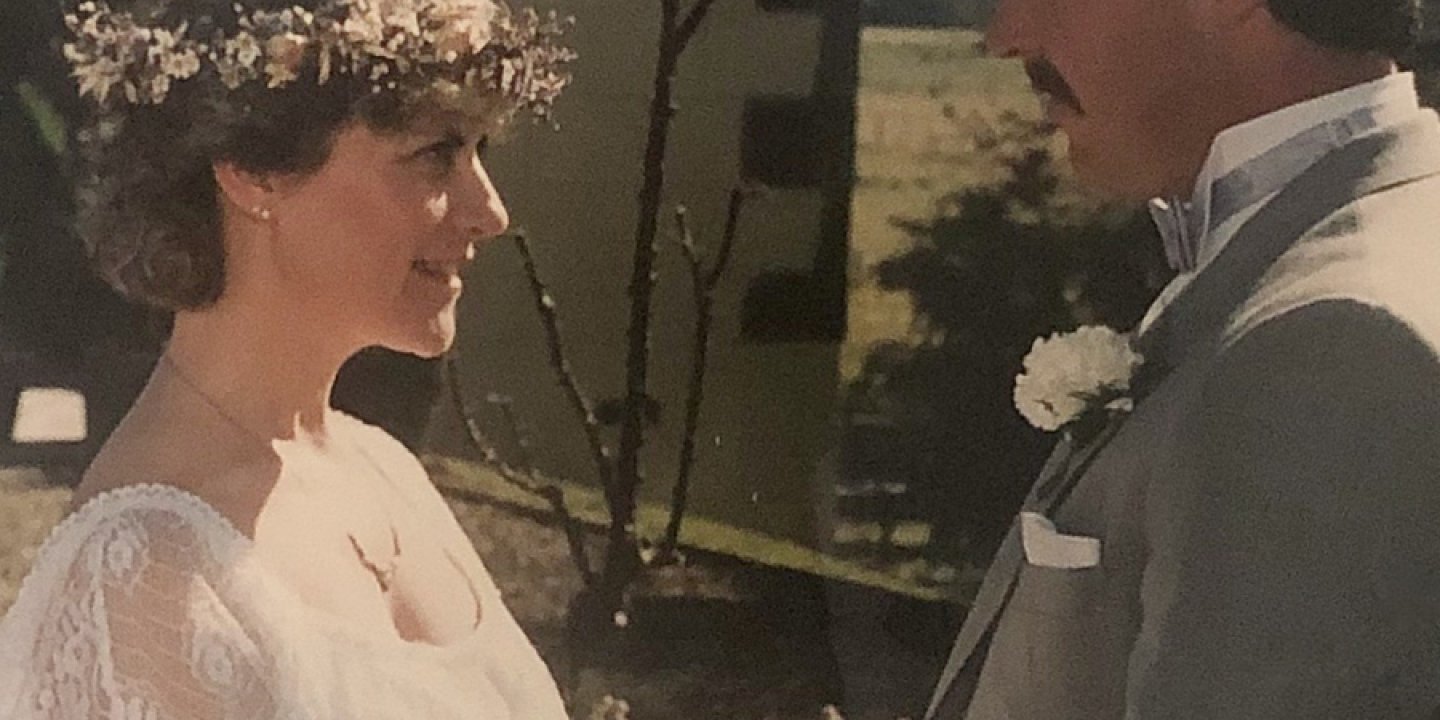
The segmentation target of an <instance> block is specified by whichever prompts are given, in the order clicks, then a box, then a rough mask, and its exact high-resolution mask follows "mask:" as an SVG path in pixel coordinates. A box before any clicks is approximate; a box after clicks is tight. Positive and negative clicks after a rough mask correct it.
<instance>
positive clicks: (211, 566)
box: [0, 489, 276, 720]
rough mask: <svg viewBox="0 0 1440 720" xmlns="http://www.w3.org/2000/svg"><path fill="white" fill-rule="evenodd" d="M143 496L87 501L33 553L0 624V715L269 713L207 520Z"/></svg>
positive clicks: (31, 719) (217, 719) (257, 659)
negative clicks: (224, 592) (225, 596)
mask: <svg viewBox="0 0 1440 720" xmlns="http://www.w3.org/2000/svg"><path fill="white" fill-rule="evenodd" d="M127 490H128V489H127ZM144 494H145V493H144V490H143V489H137V491H136V492H132V493H128V495H129V496H128V497H125V496H122V497H106V496H101V497H100V498H97V500H96V501H92V503H91V505H97V504H98V505H100V507H99V508H96V507H91V506H87V507H86V508H83V509H82V510H81V511H79V512H77V513H76V514H75V515H74V516H72V517H71V518H70V519H69V520H67V521H66V522H65V523H63V524H62V525H61V527H60V528H58V529H57V530H56V532H55V533H54V534H53V535H52V536H51V539H50V540H49V541H48V542H47V543H46V545H45V547H44V548H43V549H42V551H41V554H40V556H39V557H38V559H37V562H36V566H35V569H34V570H33V571H32V573H31V576H30V578H29V579H27V581H26V583H25V587H24V589H23V590H22V592H21V595H20V597H19V598H18V599H17V602H16V605H15V607H13V608H12V609H11V612H10V613H9V614H8V615H7V616H6V618H5V619H4V621H3V622H0V717H4V718H7V719H10V718H13V719H15V720H100V719H104V720H171V719H174V720H182V719H183V720H240V719H241V718H244V719H245V720H251V719H266V718H272V717H274V716H275V714H276V713H275V708H274V704H275V700H274V698H273V697H272V695H271V691H270V689H269V687H268V685H267V681H266V678H265V673H264V668H265V667H266V663H265V662H264V660H263V658H262V656H261V654H260V652H259V650H258V649H257V647H256V645H255V644H254V642H252V640H251V638H250V637H249V636H248V635H247V633H246V631H245V629H244V627H243V626H242V624H241V622H240V621H239V620H238V619H237V617H236V615H235V614H234V613H232V612H231V611H230V609H229V608H227V606H226V604H225V602H224V601H223V600H222V596H221V594H220V589H221V588H223V583H224V579H223V578H224V577H225V569H226V561H227V557H226V555H227V552H226V549H225V548H223V547H217V543H216V541H215V528H214V527H206V526H204V523H206V522H211V523H213V522H214V521H216V520H218V519H217V518H205V517H203V516H201V515H200V514H198V513H196V512H195V508H185V507H182V506H179V505H177V506H174V507H167V506H165V505H164V504H163V503H154V502H134V501H136V500H143V499H144V498H141V497H136V496H143V495H144ZM152 494H153V493H152ZM106 505H109V506H110V507H106ZM231 544H232V545H233V544H234V543H233V542H232V543H231ZM7 703H13V705H9V706H7Z"/></svg>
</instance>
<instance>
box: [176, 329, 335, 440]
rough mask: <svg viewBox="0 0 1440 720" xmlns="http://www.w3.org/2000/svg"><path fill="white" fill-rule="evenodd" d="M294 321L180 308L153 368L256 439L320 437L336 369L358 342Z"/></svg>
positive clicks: (323, 429) (325, 429)
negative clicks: (347, 342)
mask: <svg viewBox="0 0 1440 720" xmlns="http://www.w3.org/2000/svg"><path fill="white" fill-rule="evenodd" d="M294 320H295V318H286V317H283V316H281V315H276V314H273V313H259V314H257V313H246V312H243V311H237V310H235V309H233V308H226V307H223V306H221V307H216V308H212V309H209V310H205V311H199V312H180V313H178V314H177V315H176V317H175V325H174V331H173V333H172V334H171V337H170V342H169V343H168V345H167V346H166V350H165V354H166V356H167V358H168V360H167V361H162V362H161V365H160V367H159V368H157V374H158V375H161V376H162V377H164V376H165V375H166V374H167V373H168V375H169V377H164V379H165V380H166V381H167V382H170V384H172V385H174V386H178V387H179V389H181V390H182V391H187V392H190V393H192V394H194V395H197V396H198V397H197V399H199V400H200V401H202V403H203V404H206V405H210V406H212V407H211V409H212V410H214V411H215V412H216V413H218V414H220V415H222V416H224V419H225V420H227V421H229V422H231V423H234V424H237V425H239V426H241V428H239V429H243V430H245V431H247V432H249V433H251V434H253V435H256V436H257V437H260V438H262V439H283V440H291V439H296V438H298V437H302V436H308V437H316V438H323V437H325V435H326V431H327V427H326V420H327V416H328V410H329V406H330V390H331V387H332V386H333V385H334V382H335V376H336V375H337V374H338V373H339V370H340V366H341V365H342V364H343V363H344V362H345V360H346V359H347V358H348V357H349V356H350V355H351V354H352V353H353V352H354V350H355V349H358V348H355V349H352V348H348V347H346V346H344V345H343V344H341V343H338V342H335V341H333V339H331V341H329V342H327V341H326V340H327V338H325V337H324V333H323V332H311V331H309V330H308V329H307V328H305V327H304V326H303V325H300V324H298V323H296V322H294ZM167 366H168V367H167Z"/></svg>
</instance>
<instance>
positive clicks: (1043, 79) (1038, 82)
mask: <svg viewBox="0 0 1440 720" xmlns="http://www.w3.org/2000/svg"><path fill="white" fill-rule="evenodd" d="M1025 74H1026V75H1028V76H1029V77H1030V87H1031V88H1033V89H1034V90H1035V92H1036V93H1037V94H1039V95H1040V98H1041V103H1043V104H1044V106H1045V116H1046V117H1047V118H1049V119H1050V120H1051V121H1052V122H1057V121H1059V120H1061V119H1063V118H1064V117H1065V116H1067V115H1084V114H1085V110H1084V108H1083V107H1081V105H1080V100H1079V99H1078V98H1076V97H1075V91H1074V90H1072V89H1071V88H1070V84H1069V83H1067V82H1065V76H1063V75H1061V74H1060V69H1059V68H1057V67H1055V65H1054V64H1052V63H1051V62H1050V61H1048V60H1043V59H1039V60H1027V61H1025Z"/></svg>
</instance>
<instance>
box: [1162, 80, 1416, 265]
mask: <svg viewBox="0 0 1440 720" xmlns="http://www.w3.org/2000/svg"><path fill="white" fill-rule="evenodd" d="M1364 108H1372V109H1373V110H1374V112H1375V119H1376V121H1377V123H1378V127H1379V128H1388V127H1393V126H1395V125H1398V124H1401V123H1403V122H1405V121H1406V120H1409V119H1410V118H1411V117H1413V116H1414V115H1416V114H1418V113H1419V112H1420V110H1421V108H1420V98H1419V94H1418V93H1417V92H1416V90H1415V76H1414V74H1413V73H1409V72H1402V73H1391V74H1390V75H1387V76H1385V77H1383V78H1380V79H1378V80H1372V81H1370V82H1366V83H1362V84H1360V85H1355V86H1352V87H1349V88H1345V89H1344V90H1339V91H1337V92H1333V93H1330V94H1328V95H1322V96H1320V97H1318V98H1313V99H1311V100H1306V101H1304V102H1301V103H1296V104H1294V105H1291V106H1289V107H1285V108H1281V109H1280V110H1276V111H1275V112H1272V113H1269V114H1267V115H1262V116H1260V117H1258V118H1255V119H1253V120H1249V121H1246V122H1243V123H1241V124H1239V125H1235V126H1233V127H1230V128H1228V129H1226V130H1224V131H1222V132H1221V133H1220V134H1219V135H1216V136H1215V140H1214V141H1213V142H1212V143H1211V145H1210V154H1209V155H1208V156H1207V157H1206V160H1205V164H1204V165H1202V166H1201V169H1200V174H1199V176H1197V177H1196V179H1195V194H1194V195H1193V196H1192V198H1191V204H1192V206H1193V208H1194V209H1195V210H1196V211H1198V212H1200V213H1201V214H1202V220H1201V223H1200V224H1201V228H1202V230H1201V235H1200V237H1199V238H1198V241H1199V246H1198V248H1196V250H1197V257H1198V261H1199V263H1198V267H1197V270H1198V269H1203V268H1204V267H1205V266H1206V265H1207V264H1209V262H1210V261H1211V260H1213V259H1214V258H1215V257H1216V256H1217V255H1219V254H1220V251H1221V250H1222V249H1224V247H1225V245H1226V244H1227V243H1228V242H1229V241H1230V239H1231V237H1232V236H1233V235H1234V231H1235V230H1236V229H1237V228H1238V227H1239V225H1240V224H1241V223H1242V222H1243V220H1244V219H1246V218H1248V217H1249V215H1250V214H1251V213H1249V212H1240V213H1237V214H1236V215H1235V216H1233V217H1232V218H1230V219H1229V220H1228V221H1227V222H1225V223H1223V224H1222V225H1220V226H1219V227H1209V225H1210V218H1209V210H1210V190H1211V187H1212V186H1213V184H1214V183H1215V181H1216V180H1218V179H1219V178H1222V177H1225V176H1226V175H1228V174H1229V173H1230V172H1231V171H1233V170H1235V169H1237V168H1239V167H1240V166H1242V165H1244V164H1245V163H1247V162H1249V161H1251V160H1253V159H1255V158H1257V157H1259V156H1260V155H1263V154H1264V153H1265V152H1266V151H1268V150H1270V149H1271V148H1274V147H1276V146H1278V145H1280V144H1281V143H1283V142H1285V141H1286V140H1288V139H1290V138H1291V137H1294V136H1295V135H1296V134H1298V133H1300V132H1303V131H1305V130H1306V129H1309V128H1312V127H1315V126H1317V125H1321V124H1323V123H1327V122H1331V121H1334V120H1337V119H1339V118H1343V117H1345V116H1346V115H1349V114H1351V113H1354V112H1356V111H1358V110H1361V109H1364ZM1257 205H1258V203H1257ZM1162 206H1163V203H1162ZM1251 209H1253V208H1251Z"/></svg>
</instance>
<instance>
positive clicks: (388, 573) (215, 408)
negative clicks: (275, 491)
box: [160, 351, 400, 593]
mask: <svg viewBox="0 0 1440 720" xmlns="http://www.w3.org/2000/svg"><path fill="white" fill-rule="evenodd" d="M160 361H161V362H163V363H164V364H165V367H166V368H168V369H169V371H170V373H171V374H172V375H174V376H175V377H176V379H178V380H179V381H180V384H181V385H184V386H185V388H186V389H187V390H189V391H190V392H191V393H193V394H194V395H195V396H196V397H198V398H200V400H201V402H203V403H205V405H206V406H207V407H209V408H210V410H211V411H212V412H214V413H215V414H216V415H219V416H220V418H221V419H222V420H224V421H225V422H227V423H229V424H230V425H232V426H234V427H235V428H236V429H237V430H239V431H240V432H241V433H242V434H243V435H245V436H246V437H249V438H251V439H253V440H258V441H259V442H260V443H261V444H262V445H267V446H268V445H269V444H270V440H271V439H270V438H266V437H264V436H263V435H262V434H260V433H258V432H255V431H254V430H251V429H250V428H249V427H248V426H246V425H245V424H244V423H242V422H240V420H239V419H238V418H236V417H235V416H234V415H232V414H230V413H229V412H227V411H226V410H225V408H224V407H223V406H221V404H220V403H219V402H216V400H215V398H213V397H211V395H210V394H209V393H207V392H205V391H204V390H202V389H201V388H200V386H199V385H198V384H197V383H196V382H195V381H194V380H191V379H190V376H189V375H188V374H186V372H185V371H184V370H181V369H180V365H179V363H176V362H175V359H174V358H172V357H170V353H169V352H168V351H167V352H163V353H161V354H160ZM356 450H357V452H358V454H359V455H360V456H361V457H363V458H364V459H365V464H366V465H367V466H369V467H370V469H371V470H373V471H374V472H375V473H376V474H378V475H380V477H382V478H384V479H385V481H386V482H390V476H389V474H388V473H386V472H385V470H384V469H383V468H381V467H380V466H379V465H378V464H377V463H376V462H375V461H374V460H372V459H371V458H370V455H369V453H366V452H364V451H362V450H359V448H356ZM392 484H393V483H392ZM381 505H382V507H383V503H381ZM385 514H386V516H387V519H386V524H387V525H389V527H390V540H391V544H392V550H391V554H390V557H389V558H388V559H385V560H381V561H376V560H373V559H372V558H371V557H370V553H368V552H366V551H365V546H364V545H362V544H361V543H360V540H359V539H357V538H356V537H355V533H354V532H351V531H348V530H347V531H346V532H345V537H347V538H349V540H350V546H351V547H352V548H354V549H355V555H356V556H357V557H358V558H359V560H360V564H361V565H364V566H365V569H367V570H369V571H370V573H371V574H372V575H374V576H375V581H376V582H377V583H378V584H379V585H380V592H382V593H389V592H390V588H391V586H392V585H393V583H394V580H395V569H396V567H397V565H398V564H399V560H400V533H399V531H397V530H396V529H395V521H394V518H393V517H390V511H389V510H388V509H386V510H385Z"/></svg>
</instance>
